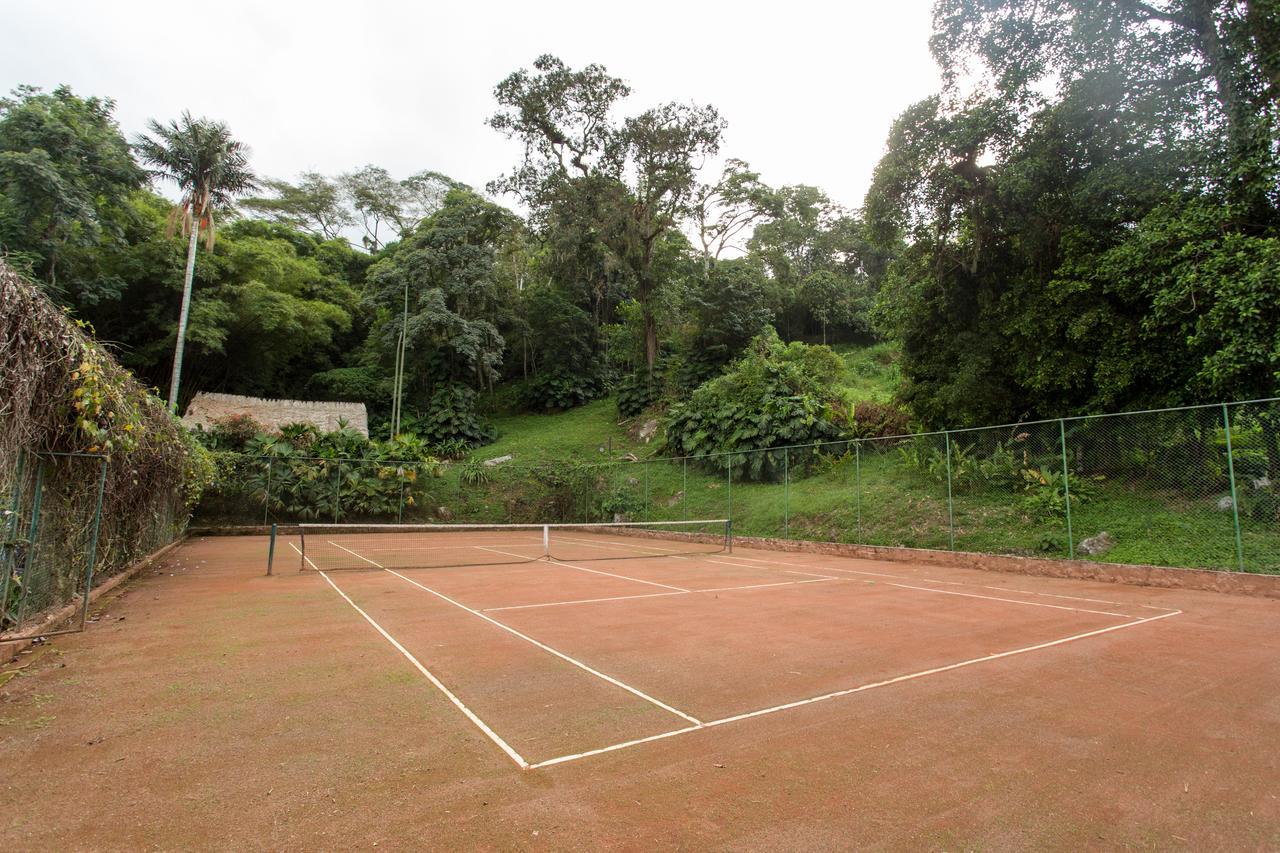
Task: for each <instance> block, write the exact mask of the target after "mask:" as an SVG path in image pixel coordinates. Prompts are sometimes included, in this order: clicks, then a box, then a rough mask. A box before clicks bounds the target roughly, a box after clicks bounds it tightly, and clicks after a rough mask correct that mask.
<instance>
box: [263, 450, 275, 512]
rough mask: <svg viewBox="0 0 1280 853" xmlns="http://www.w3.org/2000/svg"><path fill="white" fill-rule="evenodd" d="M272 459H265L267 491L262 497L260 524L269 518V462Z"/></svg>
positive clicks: (272, 460)
mask: <svg viewBox="0 0 1280 853" xmlns="http://www.w3.org/2000/svg"><path fill="white" fill-rule="evenodd" d="M274 461H275V460H274V459H267V493H266V495H265V496H264V497H263V499H262V524H263V525H264V526H265V525H266V524H267V522H268V521H269V520H270V514H271V463H272V462H274Z"/></svg>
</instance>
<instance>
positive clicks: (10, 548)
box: [0, 450, 27, 625]
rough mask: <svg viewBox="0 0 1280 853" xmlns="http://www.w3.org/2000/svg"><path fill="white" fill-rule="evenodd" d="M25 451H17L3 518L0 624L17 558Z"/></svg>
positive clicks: (0, 563) (0, 562)
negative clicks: (5, 516) (5, 513)
mask: <svg viewBox="0 0 1280 853" xmlns="http://www.w3.org/2000/svg"><path fill="white" fill-rule="evenodd" d="M26 468H27V452H26V451H25V450H19V451H18V470H17V472H16V476H15V477H14V480H13V497H12V498H11V499H10V501H9V517H8V518H7V519H5V525H4V531H3V536H4V541H3V543H2V544H3V553H0V557H2V558H3V559H0V572H3V573H4V574H3V577H0V625H3V624H4V615H5V614H6V613H7V612H8V611H9V580H10V579H11V578H12V577H13V566H14V561H15V560H16V559H17V556H18V553H17V550H18V549H17V547H16V544H17V539H18V527H19V521H18V519H19V518H20V516H21V512H20V510H21V508H22V507H21V503H22V478H23V476H24V475H25V474H26Z"/></svg>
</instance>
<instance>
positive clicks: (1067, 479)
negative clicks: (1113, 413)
mask: <svg viewBox="0 0 1280 853" xmlns="http://www.w3.org/2000/svg"><path fill="white" fill-rule="evenodd" d="M1058 440H1059V441H1060V442H1061V447H1062V501H1063V503H1064V504H1066V510H1067V559H1068V560H1074V559H1075V558H1076V540H1075V533H1074V532H1072V530H1071V473H1070V468H1069V467H1068V465H1067V422H1066V421H1064V420H1063V419H1062V418H1058Z"/></svg>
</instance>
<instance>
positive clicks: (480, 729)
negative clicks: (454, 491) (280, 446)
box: [0, 521, 1280, 849]
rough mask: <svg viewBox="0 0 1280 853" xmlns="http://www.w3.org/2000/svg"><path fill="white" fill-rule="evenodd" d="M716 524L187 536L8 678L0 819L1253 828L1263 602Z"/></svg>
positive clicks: (224, 827)
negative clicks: (776, 545) (802, 547)
mask: <svg viewBox="0 0 1280 853" xmlns="http://www.w3.org/2000/svg"><path fill="white" fill-rule="evenodd" d="M727 534H728V531H727V530H726V529H725V526H724V525H722V524H718V523H717V522H715V521H712V522H708V523H704V524H702V525H700V526H690V527H683V528H680V527H671V528H666V529H663V528H658V529H654V528H645V527H640V528H638V529H637V528H627V527H613V526H608V525H605V526H601V525H594V526H567V525H565V526H562V525H547V526H542V525H532V526H525V527H511V528H499V527H479V528H470V529H468V528H466V527H462V526H458V527H457V528H456V529H450V530H439V529H435V528H433V527H421V528H415V527H410V526H404V527H399V528H381V527H376V526H365V527H342V526H321V525H317V526H308V527H306V528H304V530H303V535H301V536H299V535H297V534H296V533H292V534H291V535H282V536H280V537H279V539H278V540H277V541H276V542H275V554H274V561H273V572H274V573H273V575H271V576H268V575H267V574H266V572H265V569H266V557H267V553H268V549H269V542H268V539H267V537H265V536H243V537H229V536H208V537H196V538H193V539H191V540H188V541H187V542H186V543H184V544H183V545H182V546H180V547H179V548H178V549H176V550H175V551H174V552H172V553H171V555H170V556H169V557H168V558H167V560H166V562H165V563H164V564H163V565H162V566H161V567H160V568H159V569H158V570H155V571H152V572H150V573H149V574H148V575H147V576H146V577H143V578H140V579H137V580H135V581H134V582H132V583H130V584H129V585H127V586H126V587H125V588H124V591H123V592H122V593H121V594H119V595H118V596H116V597H114V598H111V599H109V600H107V601H105V602H104V603H102V604H100V605H99V606H97V607H96V608H95V612H94V613H93V614H92V615H91V621H90V623H89V625H88V629H87V630H86V631H85V632H84V633H83V634H77V635H72V636H68V637H62V638H58V639H57V640H56V641H55V643H54V644H51V645H52V647H49V646H46V647H43V648H41V649H38V650H37V651H36V652H35V654H34V656H33V657H32V660H33V661H34V662H33V663H32V664H31V666H30V667H29V670H28V672H29V673H31V677H22V678H18V679H17V680H16V681H12V682H10V684H9V685H8V687H7V690H8V691H9V698H8V699H6V701H5V702H4V705H3V708H0V710H3V714H0V717H3V718H4V720H5V726H4V728H2V729H0V762H3V766H5V767H6V768H7V769H8V770H9V777H8V778H9V780H10V781H9V783H7V784H9V785H10V790H11V791H17V790H21V792H22V802H23V807H22V808H21V809H15V810H10V811H9V812H8V813H7V815H6V817H5V818H4V822H3V824H0V828H2V829H3V830H4V833H5V834H6V835H7V836H8V837H11V838H13V839H15V841H16V845H15V846H16V847H17V848H21V849H59V848H65V847H67V846H79V847H99V848H120V847H130V848H135V847H146V846H154V847H175V846H179V847H201V848H203V847H236V848H245V847H250V848H264V847H284V846H315V847H329V846H337V845H339V844H340V845H342V846H357V845H358V846H366V847H368V846H372V845H373V844H374V843H375V842H376V843H379V844H380V846H383V847H385V846H395V842H396V840H397V839H399V840H401V841H403V839H406V838H416V839H420V840H421V842H422V843H423V844H424V845H426V846H432V847H451V848H457V847H485V848H500V849H527V848H541V847H552V848H555V849H565V848H601V847H605V848H613V849H619V848H621V849H631V848H636V847H646V846H654V845H659V846H698V847H704V846H705V847H715V848H735V849H741V848H751V849H761V848H766V849H768V848H773V849H779V848H784V849H805V848H808V849H813V848H824V849H830V848H832V847H859V848H875V849H990V848H996V849H1010V848H1020V849H1027V848H1035V849H1046V848H1048V849H1089V848H1091V849H1098V848H1117V847H1137V848H1160V849H1169V848H1174V849H1177V848H1183V849H1270V848H1274V847H1276V846H1277V844H1278V843H1280V757H1278V756H1277V753H1276V750H1275V749H1274V735H1275V731H1276V727H1277V725H1278V724H1280V698H1278V697H1280V630H1278V629H1280V602H1278V601H1276V600H1274V599H1267V598H1261V597H1246V596H1232V595H1223V594H1217V593H1211V592H1200V591H1193V590H1185V589H1157V588H1151V587H1137V586H1127V585H1121V584H1110V583H1102V582H1095V581H1083V580H1068V579H1061V578H1047V577H1031V576H1022V575H1006V574H998V573H994V572H983V571H978V570H973V569H966V568H959V567H952V566H942V565H921V564H915V563H908V562H887V561H873V560H857V559H851V558H847V557H834V556H824V555H819V554H813V553H789V552H779V551H771V550H765V549H763V548H759V547H743V546H742V543H741V542H732V541H731V540H730V537H729V536H728V535H727ZM304 552H305V556H304ZM228 815H235V818H234V820H228Z"/></svg>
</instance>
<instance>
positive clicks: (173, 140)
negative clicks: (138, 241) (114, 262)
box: [134, 112, 257, 410]
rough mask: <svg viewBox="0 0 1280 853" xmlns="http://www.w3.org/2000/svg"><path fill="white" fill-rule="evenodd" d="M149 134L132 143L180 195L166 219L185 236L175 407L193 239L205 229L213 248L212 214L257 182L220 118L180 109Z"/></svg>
mask: <svg viewBox="0 0 1280 853" xmlns="http://www.w3.org/2000/svg"><path fill="white" fill-rule="evenodd" d="M147 128H148V130H149V131H150V132H151V134H152V136H145V135H144V136H139V137H138V139H137V141H136V142H135V143H134V147H135V149H136V150H137V152H138V156H140V157H141V158H142V160H143V162H144V163H147V164H149V165H150V166H152V167H153V171H152V175H153V176H154V177H157V178H160V179H161V180H167V181H172V182H173V183H175V184H177V186H178V191H179V192H180V193H181V198H180V200H179V201H178V203H177V204H176V205H174V207H173V211H172V213H171V215H170V218H169V224H170V229H172V228H173V227H174V226H176V225H179V224H180V225H181V228H182V233H183V234H184V235H189V237H190V239H189V241H188V244H187V269H186V274H185V276H184V278H183V285H182V309H181V311H180V312H179V314H178V339H177V343H176V345H175V346H174V352H173V376H172V378H171V379H170V380H169V408H170V409H175V410H176V409H177V406H178V384H179V381H180V380H181V378H182V351H183V346H184V344H185V340H186V334H187V318H188V316H189V314H190V311H191V280H192V277H193V276H194V274H195V266H196V242H197V241H198V239H199V236H200V232H201V231H204V234H205V248H206V249H212V248H213V244H214V239H215V236H216V233H217V231H216V227H215V224H214V213H215V211H217V212H222V211H225V210H228V209H230V208H231V205H232V202H233V200H234V199H235V197H236V196H238V195H243V194H244V193H246V192H249V191H250V190H253V189H255V188H256V187H257V181H256V179H255V178H254V175H253V172H252V171H251V170H250V168H249V151H248V149H247V148H246V147H245V146H244V144H243V143H241V142H239V141H237V140H235V139H233V138H232V136H231V130H230V129H229V128H228V127H227V126H226V125H225V124H223V123H222V122H216V121H211V120H209V119H205V118H200V119H195V118H192V117H191V114H190V113H188V112H184V113H183V114H182V118H181V119H180V120H179V121H171V122H169V123H168V124H160V123H159V122H157V121H155V120H154V119H152V120H151V121H150V122H148V124H147Z"/></svg>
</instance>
